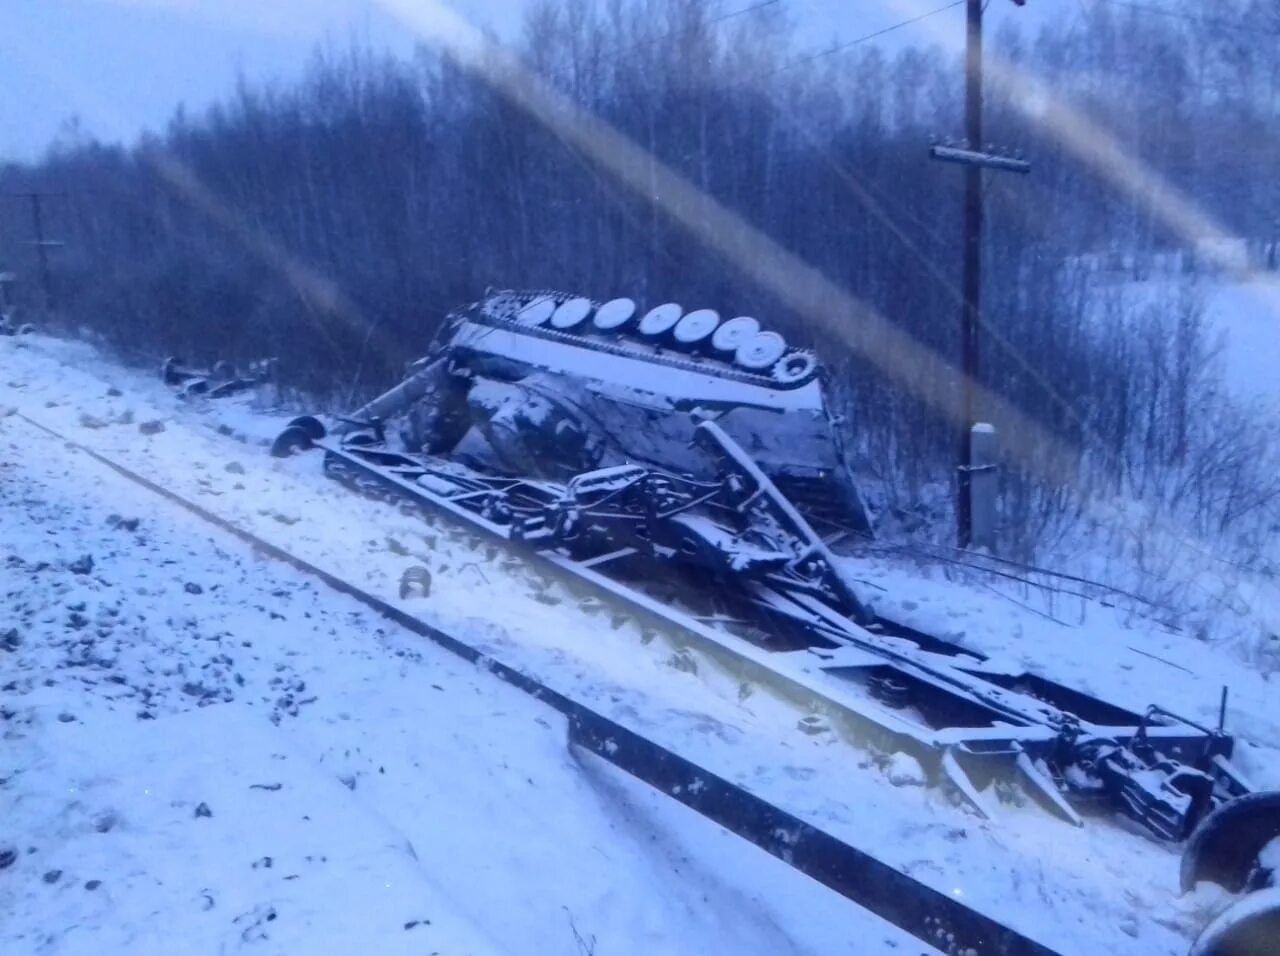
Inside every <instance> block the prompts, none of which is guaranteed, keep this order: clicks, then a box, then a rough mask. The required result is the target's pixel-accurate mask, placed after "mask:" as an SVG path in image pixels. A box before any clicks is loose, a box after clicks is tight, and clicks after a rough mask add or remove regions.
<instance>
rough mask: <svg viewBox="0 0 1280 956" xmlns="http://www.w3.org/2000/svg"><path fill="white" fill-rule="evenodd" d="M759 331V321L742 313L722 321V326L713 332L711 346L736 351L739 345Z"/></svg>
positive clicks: (719, 350) (725, 350)
mask: <svg viewBox="0 0 1280 956" xmlns="http://www.w3.org/2000/svg"><path fill="white" fill-rule="evenodd" d="M759 331H760V323H759V322H758V321H756V320H755V319H753V318H752V317H751V316H749V315H740V316H738V317H737V318H733V319H730V320H729V321H728V322H722V323H720V328H718V329H716V330H715V332H713V333H712V334H711V346H712V348H714V349H715V350H716V351H718V352H736V351H738V346H740V345H741V344H742V343H743V342H745V341H746V340H747V339H749V338H751V337H752V336H753V335H755V334H756V333H757V332H759Z"/></svg>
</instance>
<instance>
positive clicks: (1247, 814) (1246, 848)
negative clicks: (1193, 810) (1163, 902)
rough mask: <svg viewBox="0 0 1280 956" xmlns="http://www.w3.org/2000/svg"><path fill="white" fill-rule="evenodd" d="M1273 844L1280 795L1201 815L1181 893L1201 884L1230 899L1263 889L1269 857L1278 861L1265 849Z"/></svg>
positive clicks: (1278, 832)
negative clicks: (1226, 893)
mask: <svg viewBox="0 0 1280 956" xmlns="http://www.w3.org/2000/svg"><path fill="white" fill-rule="evenodd" d="M1273 841H1280V792H1277V791H1270V792H1266V793H1250V794H1247V795H1245V796H1243V797H1237V798H1236V799H1234V800H1231V801H1229V802H1227V803H1224V804H1222V806H1220V807H1218V808H1217V809H1216V810H1213V811H1212V812H1210V813H1208V814H1206V815H1205V818H1204V819H1203V820H1201V821H1200V823H1199V824H1198V825H1197V826H1196V828H1195V831H1194V832H1193V833H1192V834H1191V837H1190V839H1189V840H1187V846H1186V849H1184V850H1183V853H1182V890H1183V892H1184V893H1186V892H1190V891H1191V890H1193V889H1195V885H1196V884H1197V883H1200V882H1202V881H1204V882H1209V883H1217V884H1218V885H1219V886H1221V887H1222V888H1223V889H1226V890H1229V891H1230V892H1232V893H1239V892H1240V891H1242V890H1246V889H1257V888H1260V887H1262V886H1266V885H1267V884H1268V882H1269V881H1270V879H1272V878H1273V875H1274V874H1273V873H1272V868H1273V867H1274V866H1275V863H1274V862H1272V861H1271V857H1272V856H1273V855H1280V852H1277V853H1275V854H1273V852H1272V849H1269V844H1272V843H1273ZM1264 851H1265V852H1264ZM1278 939H1280V937H1278ZM1276 952H1277V954H1280V949H1277V950H1276Z"/></svg>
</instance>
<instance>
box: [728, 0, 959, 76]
mask: <svg viewBox="0 0 1280 956" xmlns="http://www.w3.org/2000/svg"><path fill="white" fill-rule="evenodd" d="M964 3H965V0H952V2H951V3H946V4H943V5H942V6H940V7H935V8H934V9H932V10H927V11H925V12H924V13H921V14H919V15H918V16H914V17H910V18H908V19H906V20H900V21H899V22H897V23H895V24H892V25H891V26H887V27H884V28H882V29H879V30H876V31H874V32H872V33H867V34H865V35H863V36H860V37H857V38H855V39H853V40H846V41H845V42H844V43H838V44H836V45H835V46H833V47H831V48H830V49H826V50H820V51H819V52H817V53H811V54H809V55H808V56H802V57H800V58H799V59H796V60H792V61H791V62H790V63H784V64H783V65H782V66H779V67H777V68H775V69H772V70H769V71H767V72H765V73H757V74H756V75H755V76H753V77H750V79H752V80H762V79H764V78H765V77H769V76H773V75H775V74H777V73H782V72H784V71H785V70H792V69H795V68H796V67H798V66H803V65H804V64H806V63H812V62H813V61H814V60H821V59H822V58H823V57H827V56H832V55H834V54H836V53H843V52H845V51H846V50H849V49H851V48H853V47H855V46H858V45H859V44H861V43H866V42H867V41H868V40H874V39H876V38H877V37H882V36H884V35H885V34H886V33H892V32H893V31H894V30H901V29H902V28H903V27H908V26H910V25H911V24H913V23H919V22H920V21H921V20H927V19H928V18H929V17H932V16H937V15H938V14H939V13H944V12H946V11H947V10H950V9H952V8H953V7H959V6H963V5H964Z"/></svg>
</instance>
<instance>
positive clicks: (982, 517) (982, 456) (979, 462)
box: [969, 422, 1000, 553]
mask: <svg viewBox="0 0 1280 956" xmlns="http://www.w3.org/2000/svg"><path fill="white" fill-rule="evenodd" d="M996 442H997V438H996V428H995V426H994V425H989V424H987V423H986V422H978V423H977V424H976V425H974V426H973V427H972V428H971V429H969V509H970V515H971V520H972V522H973V534H972V537H971V538H970V547H972V548H975V549H983V550H986V551H990V552H992V553H995V550H996V529H997V521H998V515H997V511H996V504H997V499H998V498H999V494H1000V472H999V470H998V467H997V445H996Z"/></svg>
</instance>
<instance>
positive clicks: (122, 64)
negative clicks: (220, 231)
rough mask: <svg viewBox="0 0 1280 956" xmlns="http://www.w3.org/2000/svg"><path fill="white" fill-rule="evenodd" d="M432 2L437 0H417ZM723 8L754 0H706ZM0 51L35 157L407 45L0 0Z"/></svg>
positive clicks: (198, 3) (871, 25)
mask: <svg viewBox="0 0 1280 956" xmlns="http://www.w3.org/2000/svg"><path fill="white" fill-rule="evenodd" d="M420 2H421V3H423V4H424V6H425V5H430V4H431V3H432V2H434V0H420ZM446 2H448V3H449V4H450V5H451V6H453V7H454V8H455V9H456V10H457V11H458V12H460V13H462V14H463V15H465V16H466V17H468V18H470V19H472V20H473V21H476V22H480V23H483V24H485V25H488V26H491V27H493V28H494V29H495V30H497V31H498V32H499V34H500V35H504V36H510V35H512V34H513V33H514V32H515V31H516V30H517V29H518V24H519V21H520V15H521V12H522V10H523V8H524V7H525V6H526V4H527V3H528V2H529V0H446ZM709 2H712V3H715V4H717V5H718V6H719V7H720V8H722V9H723V10H724V11H725V12H731V11H733V10H735V9H742V8H744V7H748V6H751V5H752V4H753V3H754V2H759V0H709ZM777 2H778V3H780V4H783V5H785V7H786V9H788V10H789V11H790V12H791V14H792V16H793V17H794V19H795V21H796V23H797V25H798V28H799V35H800V40H801V41H802V43H803V44H804V45H805V46H807V47H811V48H819V47H824V46H828V45H830V44H831V43H832V41H833V39H836V38H840V39H848V38H852V37H858V36H862V35H865V34H867V33H870V32H872V31H875V30H879V29H882V28H884V27H887V26H890V25H891V24H894V23H898V22H900V21H902V20H905V19H907V18H909V17H911V16H914V15H918V14H920V13H922V12H927V11H929V10H933V9H936V8H937V7H940V6H942V5H943V4H944V3H945V2H946V0H777ZM1086 2H1087V3H1094V2H1098V0H1028V6H1027V7H1024V8H1018V7H1015V6H1014V5H1013V4H1012V3H1010V2H1008V0H991V5H990V10H989V17H990V18H991V22H992V24H993V25H994V24H995V23H996V22H998V21H999V20H1003V19H1005V18H1007V17H1016V18H1018V19H1020V20H1022V21H1023V22H1025V23H1026V24H1027V25H1028V26H1036V27H1038V26H1040V25H1041V24H1043V23H1047V22H1049V21H1050V19H1052V18H1062V19H1063V21H1064V22H1065V21H1066V20H1067V19H1068V18H1072V17H1074V16H1075V14H1076V11H1077V9H1078V8H1079V5H1080V4H1081V3H1086ZM0 9H3V14H4V20H3V23H2V24H0V62H3V64H4V72H5V74H6V76H5V83H4V91H5V95H4V96H3V97H0V159H30V158H33V157H35V156H37V155H39V153H40V152H41V151H42V150H43V149H44V148H45V147H46V146H47V144H48V143H49V142H50V140H51V139H52V138H53V137H54V136H55V134H56V133H57V132H58V130H59V128H60V126H61V125H62V123H63V121H64V120H65V119H66V118H67V117H68V116H71V115H73V114H74V115H77V116H79V117H80V119H81V121H82V124H83V126H84V128H85V129H86V130H88V131H89V132H90V133H92V134H93V135H95V136H97V137H99V138H101V139H103V140H108V141H120V140H126V141H128V140H132V139H133V138H135V137H136V136H137V135H138V134H139V133H140V132H141V131H142V130H144V129H156V128H160V127H162V126H163V125H164V123H165V121H166V120H167V119H168V117H169V116H171V115H172V113H173V111H174V109H175V108H176V107H177V106H178V105H179V103H183V104H185V105H186V106H187V108H188V109H192V110H200V109H203V108H204V107H205V106H207V105H209V104H210V103H211V102H213V101H214V100H216V99H217V98H219V97H220V96H222V95H224V94H225V93H226V92H228V91H229V90H230V89H231V87H232V85H233V84H234V82H235V78H236V76H237V74H239V73H243V74H244V75H245V76H247V77H249V78H250V79H256V78H267V77H277V78H288V77H291V76H296V75H297V74H298V73H299V72H300V71H301V70H302V69H303V67H304V65H305V63H306V61H307V58H308V56H309V55H310V53H311V52H312V50H314V49H315V47H316V45H317V44H320V43H323V42H325V41H326V40H329V41H333V42H335V43H338V44H345V43H346V42H347V41H348V39H349V38H350V37H351V36H352V35H353V34H354V35H356V36H360V37H363V38H367V39H368V40H369V41H371V42H372V43H373V44H375V45H377V46H380V47H386V48H389V49H392V50H395V51H399V52H408V51H409V50H410V49H411V48H412V46H413V40H412V36H411V35H410V34H409V32H408V31H407V30H406V29H405V28H404V27H403V26H402V25H400V23H399V22H398V21H397V20H395V19H394V17H393V16H392V15H390V14H389V13H388V12H387V10H386V9H385V7H384V4H383V2H381V0H3V2H2V3H0ZM948 39H950V40H952V41H953V42H955V43H960V42H962V39H963V9H962V8H957V9H953V10H947V11H946V12H944V13H941V14H938V15H936V16H933V17H929V18H928V19H927V20H924V21H922V22H921V23H919V24H916V25H913V26H909V27H905V28H903V29H901V30H898V31H895V32H894V33H893V34H892V35H891V37H887V38H886V40H885V41H884V42H886V43H891V44H892V45H894V46H900V45H902V44H904V43H909V42H926V43H927V42H934V41H946V40H948Z"/></svg>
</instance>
